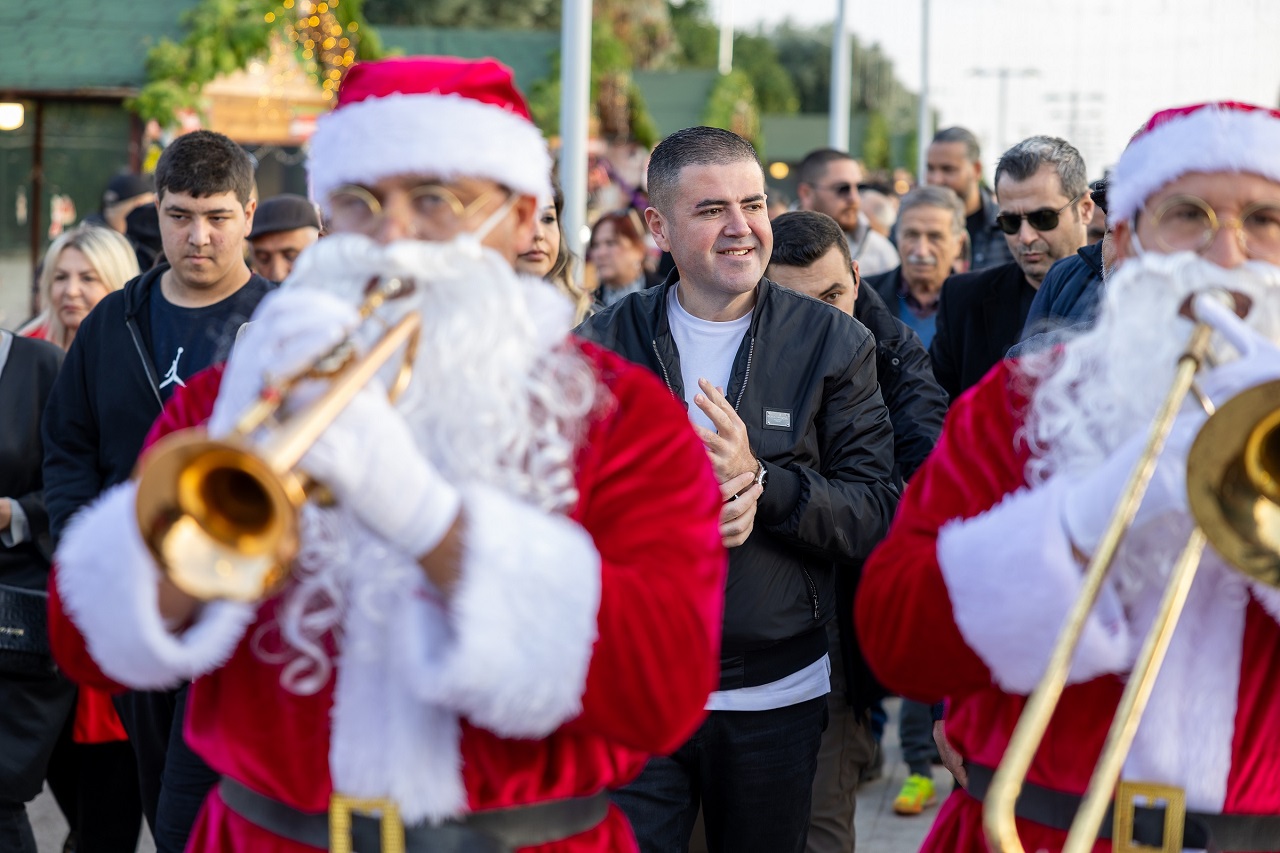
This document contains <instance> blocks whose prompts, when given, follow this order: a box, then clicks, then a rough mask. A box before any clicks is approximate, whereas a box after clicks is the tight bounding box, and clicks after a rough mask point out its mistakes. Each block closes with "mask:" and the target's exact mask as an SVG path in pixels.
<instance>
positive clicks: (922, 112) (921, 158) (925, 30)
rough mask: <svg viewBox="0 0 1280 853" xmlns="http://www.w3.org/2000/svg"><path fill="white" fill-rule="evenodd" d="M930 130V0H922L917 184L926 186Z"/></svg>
mask: <svg viewBox="0 0 1280 853" xmlns="http://www.w3.org/2000/svg"><path fill="white" fill-rule="evenodd" d="M930 136H932V134H931V133H930V132H929V0H920V103H919V113H918V114H917V116H916V184H917V185H918V186H924V184H925V180H924V179H925V170H926V168H927V164H926V158H927V155H928V144H929V143H928V140H929V138H930Z"/></svg>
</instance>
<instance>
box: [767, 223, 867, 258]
mask: <svg viewBox="0 0 1280 853" xmlns="http://www.w3.org/2000/svg"><path fill="white" fill-rule="evenodd" d="M832 246H836V247H838V248H839V249H840V254H841V255H842V256H844V262H845V264H847V265H848V266H850V267H852V266H853V257H852V256H851V255H850V254H849V241H848V240H847V239H846V238H845V236H844V229H842V228H841V227H840V223H838V222H836V221H835V220H834V219H832V218H831V217H830V216H827V215H826V214H825V213H818V212H817V211H813V210H791V211H788V212H786V213H782V214H779V215H778V216H776V217H774V219H773V254H772V255H770V256H769V263H771V264H781V265H782V266H784V267H807V266H809V265H810V264H812V263H813V262H814V261H816V260H818V259H819V258H821V257H822V256H823V255H825V254H826V253H827V252H829V251H831V247H832Z"/></svg>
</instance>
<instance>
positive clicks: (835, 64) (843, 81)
mask: <svg viewBox="0 0 1280 853" xmlns="http://www.w3.org/2000/svg"><path fill="white" fill-rule="evenodd" d="M852 90H853V36H852V34H851V33H850V32H849V0H836V26H835V32H834V34H833V35H832V38H831V101H830V103H829V105H828V110H827V112H828V114H829V115H830V125H829V127H828V128H827V145H828V146H829V147H831V148H834V149H836V150H837V151H848V150H849V110H850V102H851V101H852V100H853V92H852Z"/></svg>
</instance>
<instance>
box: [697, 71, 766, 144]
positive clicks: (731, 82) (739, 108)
mask: <svg viewBox="0 0 1280 853" xmlns="http://www.w3.org/2000/svg"><path fill="white" fill-rule="evenodd" d="M702 121H703V123H704V124H706V125H708V126H710V127H720V128H724V129H725V130H731V131H733V132H734V133H736V134H738V135H739V136H741V137H743V138H744V139H748V140H750V141H751V143H752V144H753V145H755V147H756V149H757V150H759V149H760V147H761V139H760V111H759V109H758V108H757V107H756V94H755V89H753V88H752V86H751V78H749V77H748V76H747V75H746V72H744V71H739V70H737V69H735V70H733V71H730V72H729V73H728V74H723V75H721V76H720V79H718V80H717V81H716V84H715V86H713V87H712V89H711V96H710V97H709V98H708V99H707V111H706V113H704V114H703V117H702Z"/></svg>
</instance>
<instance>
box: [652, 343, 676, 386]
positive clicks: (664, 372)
mask: <svg viewBox="0 0 1280 853" xmlns="http://www.w3.org/2000/svg"><path fill="white" fill-rule="evenodd" d="M649 343H650V344H651V345H652V346H653V355H654V358H656V359H658V367H661V368H662V381H663V382H665V383H667V390H668V391H670V392H671V393H672V394H674V393H676V389H675V388H672V387H671V374H669V373H667V364H666V362H664V361H663V360H662V353H660V352H658V342H657V341H649Z"/></svg>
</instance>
